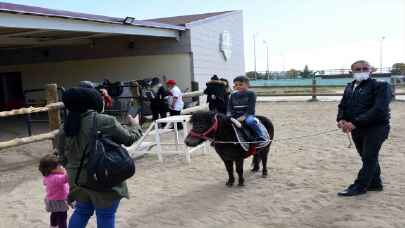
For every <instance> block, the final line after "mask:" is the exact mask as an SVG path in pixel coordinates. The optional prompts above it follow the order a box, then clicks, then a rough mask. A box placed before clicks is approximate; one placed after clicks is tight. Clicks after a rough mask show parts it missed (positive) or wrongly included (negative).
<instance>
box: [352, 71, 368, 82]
mask: <svg viewBox="0 0 405 228" xmlns="http://www.w3.org/2000/svg"><path fill="white" fill-rule="evenodd" d="M369 77H370V72H361V73H353V78H354V80H356V81H358V82H361V81H363V80H367V79H368V78H369Z"/></svg>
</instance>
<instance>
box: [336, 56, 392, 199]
mask: <svg viewBox="0 0 405 228" xmlns="http://www.w3.org/2000/svg"><path fill="white" fill-rule="evenodd" d="M351 70H352V73H353V77H354V81H353V82H351V83H349V84H348V85H347V86H346V88H345V92H344V95H343V98H342V100H341V102H340V104H339V111H338V115H337V125H338V127H339V128H341V129H342V130H343V132H346V133H349V132H351V134H352V138H353V141H354V143H355V145H356V149H357V152H358V153H359V155H360V157H361V160H362V167H361V169H360V171H359V173H358V175H357V179H356V180H355V181H354V183H353V184H352V185H350V186H349V187H348V188H346V189H345V190H343V191H341V192H339V193H338V195H339V196H355V195H360V194H364V193H366V192H367V191H382V190H383V183H382V180H381V176H380V174H381V169H380V165H379V162H378V155H379V151H380V148H381V146H382V144H383V142H384V141H385V140H386V139H387V137H388V134H389V131H390V123H389V120H390V109H389V103H390V101H391V89H390V86H389V85H388V83H386V82H380V81H376V80H375V79H372V78H370V75H371V72H372V67H371V66H370V64H369V63H368V62H367V61H364V60H359V61H356V62H355V63H353V64H352V66H351Z"/></svg>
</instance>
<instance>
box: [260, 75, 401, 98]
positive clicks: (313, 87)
mask: <svg viewBox="0 0 405 228" xmlns="http://www.w3.org/2000/svg"><path fill="white" fill-rule="evenodd" d="M390 85H391V89H392V96H393V99H394V100H395V98H396V96H403V95H405V93H403V92H397V89H398V88H399V87H400V86H399V85H397V84H396V83H392V84H390ZM323 87H339V86H325V85H318V84H316V80H312V84H311V85H299V86H254V87H253V88H269V89H271V88H310V89H311V91H310V92H309V93H305V92H299V93H276V94H269V93H266V92H257V95H258V96H266V97H297V96H300V97H305V96H307V97H311V99H310V101H317V100H318V97H322V96H324V97H325V96H328V97H329V96H337V97H338V96H343V93H325V92H319V88H323ZM341 87H342V90H343V88H344V86H341Z"/></svg>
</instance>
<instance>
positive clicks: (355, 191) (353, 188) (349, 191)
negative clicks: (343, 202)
mask: <svg viewBox="0 0 405 228" xmlns="http://www.w3.org/2000/svg"><path fill="white" fill-rule="evenodd" d="M366 192H367V189H366V188H363V187H360V186H358V185H350V186H349V187H348V188H346V189H345V190H343V191H341V192H338V196H358V195H362V194H365V193H366Z"/></svg>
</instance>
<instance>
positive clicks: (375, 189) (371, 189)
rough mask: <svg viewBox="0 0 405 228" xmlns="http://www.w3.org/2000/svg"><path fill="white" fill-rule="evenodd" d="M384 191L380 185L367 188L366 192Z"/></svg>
mask: <svg viewBox="0 0 405 228" xmlns="http://www.w3.org/2000/svg"><path fill="white" fill-rule="evenodd" d="M383 190H384V187H383V186H382V185H375V186H370V187H368V188H367V191H373V192H381V191H383Z"/></svg>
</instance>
